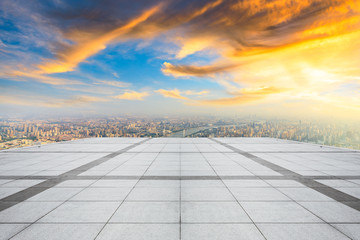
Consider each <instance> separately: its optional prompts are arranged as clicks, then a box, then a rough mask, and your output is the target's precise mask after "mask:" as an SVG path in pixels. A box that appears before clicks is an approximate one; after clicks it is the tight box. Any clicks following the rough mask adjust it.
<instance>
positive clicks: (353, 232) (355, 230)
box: [333, 224, 360, 240]
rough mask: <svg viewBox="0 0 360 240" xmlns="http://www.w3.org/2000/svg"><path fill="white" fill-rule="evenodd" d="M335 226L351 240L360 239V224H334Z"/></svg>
mask: <svg viewBox="0 0 360 240" xmlns="http://www.w3.org/2000/svg"><path fill="white" fill-rule="evenodd" d="M333 226H334V227H335V228H336V229H339V231H341V232H343V233H344V234H346V235H347V236H348V237H350V238H351V239H354V240H358V239H360V224H333Z"/></svg>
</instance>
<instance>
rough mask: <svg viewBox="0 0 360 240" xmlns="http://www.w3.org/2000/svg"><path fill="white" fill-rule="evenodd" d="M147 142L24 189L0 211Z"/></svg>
mask: <svg viewBox="0 0 360 240" xmlns="http://www.w3.org/2000/svg"><path fill="white" fill-rule="evenodd" d="M149 140H150V139H145V140H143V141H141V142H138V143H135V144H133V145H131V146H128V147H126V148H124V149H122V150H119V151H117V152H113V153H110V154H108V155H106V156H104V157H101V158H99V159H97V160H94V161H92V162H90V163H87V164H84V165H82V166H80V167H78V168H75V169H72V170H70V171H68V172H65V173H63V174H61V175H59V176H56V177H52V178H50V179H48V180H46V181H44V182H42V183H39V184H36V185H34V186H32V187H29V188H27V189H24V190H22V191H20V192H17V193H14V194H12V195H10V196H7V197H5V198H3V199H1V200H0V202H1V204H0V211H3V210H5V209H7V208H9V207H12V206H14V205H16V204H18V203H19V202H23V201H25V200H27V199H29V198H31V197H33V196H35V195H36V194H39V193H41V192H43V191H45V190H47V189H49V188H52V187H54V186H55V185H57V184H59V183H61V182H64V181H66V180H69V178H73V177H75V176H77V175H79V174H81V173H83V172H85V171H87V170H89V169H90V168H92V167H95V166H97V165H99V164H101V163H104V162H106V161H108V160H110V159H112V158H114V157H116V156H118V155H120V154H122V153H124V152H126V151H128V150H130V149H132V148H134V147H136V146H138V145H140V144H142V143H144V142H146V141H149ZM4 202H6V203H4Z"/></svg>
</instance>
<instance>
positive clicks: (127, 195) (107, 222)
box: [94, 145, 165, 240]
mask: <svg viewBox="0 0 360 240" xmlns="http://www.w3.org/2000/svg"><path fill="white" fill-rule="evenodd" d="M164 147H165V145H164ZM164 147H163V148H162V149H164ZM159 154H160V152H159V153H158V154H157V155H156V156H155V157H154V159H153V160H152V161H151V163H150V164H149V166H148V167H147V168H146V170H145V172H144V173H143V175H144V174H145V173H146V172H147V171H148V170H149V168H150V167H151V165H152V164H153V163H154V162H155V160H156V158H157V157H158V156H159ZM140 180H141V178H139V179H138V180H137V182H136V183H135V185H134V186H133V187H132V188H131V190H130V191H129V192H128V193H127V194H126V196H125V198H124V199H123V200H122V201H121V202H120V204H119V206H118V207H117V208H116V209H115V211H114V212H113V213H112V214H111V216H110V217H109V219H108V220H107V221H106V223H105V224H104V226H103V227H102V228H101V229H100V231H99V232H98V233H97V235H96V237H95V238H94V240H96V239H97V238H98V237H99V235H100V234H101V232H102V231H103V230H104V228H105V227H106V225H108V224H109V222H110V220H111V218H112V217H113V216H114V215H115V213H116V212H117V210H118V209H119V208H120V207H121V205H122V204H123V203H124V202H125V201H126V199H127V198H128V197H129V195H130V194H131V192H132V191H133V190H134V189H135V187H136V185H137V184H138V183H139V182H140Z"/></svg>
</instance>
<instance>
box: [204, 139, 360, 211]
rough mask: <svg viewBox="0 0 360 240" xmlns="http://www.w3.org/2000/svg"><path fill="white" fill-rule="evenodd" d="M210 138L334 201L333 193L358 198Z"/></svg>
mask: <svg viewBox="0 0 360 240" xmlns="http://www.w3.org/2000/svg"><path fill="white" fill-rule="evenodd" d="M211 140H212V141H214V142H219V143H220V144H221V145H223V146H225V147H228V148H230V149H234V151H235V150H237V153H238V154H240V155H242V156H244V157H247V158H248V159H250V160H252V161H254V162H257V163H259V164H261V165H263V166H266V167H268V168H270V169H272V170H274V171H276V172H278V173H280V174H284V173H287V174H291V175H292V176H297V177H298V178H294V180H295V181H298V182H299V183H301V184H303V185H305V186H307V187H309V188H311V189H313V190H315V191H317V192H320V193H321V194H324V195H326V196H327V197H330V198H332V199H334V200H336V201H338V200H339V199H340V198H338V199H336V198H334V195H337V196H340V197H341V198H348V199H352V200H353V201H354V202H356V201H359V199H358V198H356V197H353V196H351V195H349V194H346V193H343V192H341V191H338V190H336V189H334V188H332V187H329V186H326V185H325V184H321V183H319V182H316V181H315V180H313V179H309V178H306V179H303V178H302V175H300V174H297V173H295V172H293V171H291V170H288V169H286V168H284V167H281V166H279V165H276V164H274V163H272V162H269V161H267V160H265V159H262V158H260V157H257V156H255V155H253V154H251V153H248V152H244V151H240V150H238V149H236V148H234V147H232V146H229V145H227V144H223V143H221V142H220V141H217V140H215V139H211ZM313 185H318V186H322V188H323V189H328V190H330V191H331V194H329V193H326V192H325V191H318V190H321V189H320V188H319V189H317V188H314V186H313ZM347 206H348V207H351V208H353V209H355V210H358V211H360V207H354V206H351V205H347Z"/></svg>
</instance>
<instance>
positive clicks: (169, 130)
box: [0, 117, 360, 149]
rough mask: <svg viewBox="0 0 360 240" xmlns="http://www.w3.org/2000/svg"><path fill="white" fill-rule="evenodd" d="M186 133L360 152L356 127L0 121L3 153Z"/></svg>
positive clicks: (244, 122)
mask: <svg viewBox="0 0 360 240" xmlns="http://www.w3.org/2000/svg"><path fill="white" fill-rule="evenodd" d="M184 129H191V131H192V132H193V133H192V134H191V135H190V136H191V137H273V138H281V139H290V140H295V141H303V142H312V143H318V144H324V145H332V146H340V147H347V148H354V149H360V129H356V128H355V127H351V126H345V125H339V124H324V123H320V122H319V123H314V122H311V121H308V122H301V121H284V120H271V121H269V120H250V119H248V118H243V119H240V118H237V119H235V118H234V119H226V120H224V119H221V118H215V117H203V118H191V119H190V118H189V119H186V118H178V117H176V118H137V117H125V118H120V117H112V118H94V119H61V120H21V119H6V120H0V149H7V148H14V147H23V146H30V145H34V144H46V143H52V142H58V141H66V140H74V139H80V138H89V137H166V136H171V135H174V133H176V132H180V131H181V132H182V131H183V130H184ZM197 129H198V130H197ZM180 135H181V136H182V134H180Z"/></svg>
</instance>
